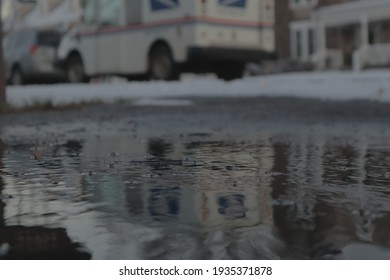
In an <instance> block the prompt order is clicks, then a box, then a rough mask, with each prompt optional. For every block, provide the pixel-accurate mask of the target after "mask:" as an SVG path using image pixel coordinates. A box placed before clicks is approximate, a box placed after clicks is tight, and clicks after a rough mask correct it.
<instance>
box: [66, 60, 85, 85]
mask: <svg viewBox="0 0 390 280" xmlns="http://www.w3.org/2000/svg"><path fill="white" fill-rule="evenodd" d="M66 74H67V78H68V82H70V83H72V84H73V83H86V82H87V81H88V79H87V76H86V75H85V71H84V65H83V62H82V61H81V57H80V56H79V55H72V56H70V57H69V59H68V65H67V69H66Z"/></svg>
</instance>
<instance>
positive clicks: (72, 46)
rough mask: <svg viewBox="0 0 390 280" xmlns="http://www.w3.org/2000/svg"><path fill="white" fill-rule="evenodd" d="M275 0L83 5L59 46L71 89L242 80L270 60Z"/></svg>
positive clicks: (101, 0) (93, 0) (118, 0)
mask: <svg viewBox="0 0 390 280" xmlns="http://www.w3.org/2000/svg"><path fill="white" fill-rule="evenodd" d="M273 4H274V0H185V1H184V0H89V1H88V0H87V1H86V5H85V9H84V20H83V23H82V24H81V25H79V26H78V27H77V28H75V29H73V30H72V31H70V32H69V34H67V36H66V37H65V38H64V40H63V41H62V44H61V46H60V50H59V57H60V58H61V59H62V61H63V63H64V67H66V70H67V75H68V79H69V80H70V81H71V82H82V81H85V80H86V79H87V77H91V76H98V75H121V76H126V77H127V76H136V75H145V74H146V75H148V76H149V77H151V78H153V79H164V80H172V79H176V78H177V77H178V75H179V74H180V72H198V73H202V72H214V73H216V74H217V75H218V76H219V77H221V78H224V79H234V78H237V77H240V76H241V75H242V72H243V68H244V64H245V63H246V62H249V61H260V60H262V59H264V58H267V57H269V56H272V53H273V50H274V31H273V23H274V5H273Z"/></svg>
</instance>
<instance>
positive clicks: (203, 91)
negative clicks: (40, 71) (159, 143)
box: [7, 70, 390, 108]
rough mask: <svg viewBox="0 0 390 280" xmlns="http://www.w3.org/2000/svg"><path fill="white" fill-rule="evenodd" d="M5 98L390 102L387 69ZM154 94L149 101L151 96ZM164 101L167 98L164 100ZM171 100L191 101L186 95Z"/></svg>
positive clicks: (47, 90)
mask: <svg viewBox="0 0 390 280" xmlns="http://www.w3.org/2000/svg"><path fill="white" fill-rule="evenodd" d="M7 90H8V94H7V98H8V103H9V105H10V106H12V107H15V108H21V107H24V106H32V105H34V104H37V103H44V102H51V103H52V104H53V105H55V106H58V105H67V104H73V103H80V102H93V101H100V102H108V103H109V102H116V101H118V100H130V101H133V102H134V103H138V104H139V105H161V106H165V105H167V104H168V105H169V104H170V105H172V101H163V99H166V98H176V99H184V98H189V97H258V96H268V97H298V98H315V99H320V100H338V101H347V100H371V101H379V102H390V71H385V70H380V71H379V70H375V71H364V72H310V73H292V74H277V75H268V76H259V77H247V78H244V79H241V80H235V81H232V82H225V81H221V80H217V79H215V78H210V77H204V78H198V79H183V80H182V81H178V82H162V81H153V82H129V83H128V82H114V83H104V84H79V85H70V84H60V85H32V86H17V87H16V86H15V87H8V88H7ZM152 100H153V101H152ZM164 102H167V103H166V104H164ZM173 103H176V105H190V103H189V102H188V101H186V100H183V101H181V102H178V101H177V100H176V101H174V102H173Z"/></svg>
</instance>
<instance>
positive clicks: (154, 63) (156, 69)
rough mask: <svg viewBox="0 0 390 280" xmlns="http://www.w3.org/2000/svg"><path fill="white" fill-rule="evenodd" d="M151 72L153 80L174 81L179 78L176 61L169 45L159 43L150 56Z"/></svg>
mask: <svg viewBox="0 0 390 280" xmlns="http://www.w3.org/2000/svg"><path fill="white" fill-rule="evenodd" d="M149 72H150V73H149V74H150V78H151V79H152V80H165V81H172V80H177V79H178V78H179V73H178V71H177V66H176V63H175V62H174V61H173V57H172V53H171V51H170V49H169V47H168V46H166V45H158V46H156V47H154V48H153V49H152V51H151V54H150V57H149Z"/></svg>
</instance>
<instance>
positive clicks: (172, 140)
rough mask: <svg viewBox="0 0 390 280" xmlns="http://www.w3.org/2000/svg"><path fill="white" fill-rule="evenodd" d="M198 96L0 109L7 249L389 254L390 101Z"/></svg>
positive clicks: (16, 255)
mask: <svg viewBox="0 0 390 280" xmlns="http://www.w3.org/2000/svg"><path fill="white" fill-rule="evenodd" d="M191 101H192V105H191V106H134V104H131V103H126V102H122V103H121V104H119V103H118V104H111V105H94V106H87V107H82V108H75V109H68V110H59V111H42V112H20V113H9V114H7V115H4V116H1V119H0V199H1V200H0V258H8V259H10V258H11V259H26V258H27V259H61V258H64V259H89V258H92V259H390V238H389V234H388V232H389V230H390V228H389V225H390V189H389V187H390V129H389V127H390V104H383V103H375V102H367V101H353V102H325V101H316V100H305V99H292V98H240V99H213V98H210V99H204V98H202V99H192V100H191ZM183 104H184V103H183ZM186 104H189V103H186ZM183 246H185V248H186V250H183V249H182V248H183Z"/></svg>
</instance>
